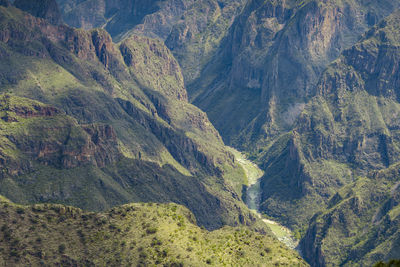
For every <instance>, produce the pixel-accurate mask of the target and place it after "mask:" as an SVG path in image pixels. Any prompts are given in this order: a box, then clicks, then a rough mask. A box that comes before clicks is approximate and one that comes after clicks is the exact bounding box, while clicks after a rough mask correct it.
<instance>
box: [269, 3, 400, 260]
mask: <svg viewBox="0 0 400 267" xmlns="http://www.w3.org/2000/svg"><path fill="white" fill-rule="evenodd" d="M399 15H400V13H399V11H396V12H394V13H393V14H392V15H390V16H389V17H388V18H387V19H385V20H383V21H382V22H380V23H378V24H377V25H376V26H374V27H372V28H371V29H370V30H369V31H367V32H366V33H365V34H364V35H363V36H362V38H361V40H360V41H359V42H358V43H357V44H356V45H354V46H353V47H351V48H349V49H347V50H345V51H344V52H343V53H342V55H341V56H340V57H339V58H338V59H337V60H335V61H334V62H333V63H332V64H331V65H330V66H329V67H328V68H327V70H326V71H325V72H324V74H323V75H322V77H321V79H320V81H319V83H318V86H317V87H316V88H317V90H316V91H317V92H316V93H317V96H315V97H314V98H313V99H312V100H311V101H310V102H309V103H308V104H307V105H306V106H305V109H304V111H303V112H302V114H301V115H300V117H299V119H298V121H297V122H296V127H295V129H294V130H293V132H292V134H291V136H290V138H288V139H287V140H285V141H283V142H282V144H284V145H283V146H282V147H283V149H282V150H281V151H282V152H281V153H279V154H278V155H279V156H278V157H280V159H279V161H277V162H279V164H283V163H282V161H286V162H291V163H295V164H294V166H292V168H295V169H296V171H297V172H295V171H293V172H291V173H292V174H294V175H293V176H288V175H287V176H282V177H283V178H278V176H276V174H282V173H279V172H278V170H279V167H280V166H282V165H279V164H278V163H276V162H273V161H272V160H271V161H269V162H271V163H270V165H268V168H270V171H269V172H268V171H267V172H266V174H267V175H271V174H272V176H269V177H267V176H266V177H265V178H264V180H263V183H264V188H265V190H264V195H263V197H264V203H263V207H264V209H265V210H266V211H267V212H269V211H271V212H272V213H273V214H275V215H276V216H279V215H278V214H277V207H281V208H282V206H283V207H285V209H286V210H287V212H290V211H294V212H295V213H297V212H296V211H298V210H301V213H303V214H307V213H308V216H309V218H310V217H311V216H312V213H310V212H307V211H310V210H313V211H320V213H317V214H316V215H315V216H314V217H313V219H312V220H311V223H310V225H309V227H308V230H307V233H306V235H305V237H304V239H303V241H302V247H303V249H304V251H305V257H306V258H307V260H309V262H310V263H311V264H312V265H314V266H336V265H343V264H351V262H358V263H360V264H362V265H371V264H372V263H373V262H375V261H378V260H382V259H385V260H387V259H390V258H394V257H399V255H398V254H397V253H396V252H395V251H397V250H396V249H397V248H398V237H397V236H398V234H397V230H398V229H397V227H396V226H395V225H396V223H397V217H396V216H397V213H396V210H397V208H396V207H397V195H396V190H397V189H396V188H397V184H398V180H399V178H398V162H399V156H400V154H399V152H400V151H399V149H398V140H399V137H398V130H397V129H398V125H399V121H398V117H399V116H398V114H399V104H398V101H399V98H398V92H397V88H398V85H397V80H398V73H399V69H398V64H397V62H398V58H399V49H398V44H399V39H398V32H399V29H400V25H399ZM291 170H292V169H291ZM378 170H381V171H378ZM364 176H367V177H368V178H360V177H364ZM286 177H287V178H286ZM289 178H290V179H289ZM274 179H276V180H274ZM285 179H289V180H290V181H291V183H289V184H288V185H285V184H284V182H285V181H287V180H285ZM294 185H297V186H294ZM278 187H281V188H282V189H281V192H291V197H290V198H291V201H286V200H285V199H282V195H279V194H277V193H276V192H273V188H275V189H276V188H278ZM271 188H272V189H271ZM265 192H268V193H265ZM337 192H338V193H337ZM286 199H287V197H286ZM282 203H283V204H284V205H282ZM304 206H306V207H307V208H304ZM392 209H393V211H392ZM299 213H300V212H299ZM288 217H289V220H288V222H289V223H295V224H296V223H297V224H301V220H302V216H299V217H298V218H297V219H295V220H294V221H293V217H290V216H288ZM303 219H304V221H306V218H303ZM384 251H385V252H384Z"/></svg>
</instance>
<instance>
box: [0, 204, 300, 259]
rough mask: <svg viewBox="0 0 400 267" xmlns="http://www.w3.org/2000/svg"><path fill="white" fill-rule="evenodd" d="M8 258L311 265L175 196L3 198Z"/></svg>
mask: <svg viewBox="0 0 400 267" xmlns="http://www.w3.org/2000/svg"><path fill="white" fill-rule="evenodd" d="M0 206H1V209H0V213H1V217H0V225H1V231H0V240H1V242H0V262H1V264H3V265H13V266H26V265H30V264H33V265H39V264H45V265H48V266H51V265H55V264H62V265H68V264H78V265H88V266H92V265H97V266H104V265H108V266H110V265H112V266H117V265H118V266H120V265H140V266H142V265H143V266H145V265H154V264H157V265H160V264H161V265H162V264H164V265H167V266H182V265H184V266H186V265H188V266H205V265H212V266H225V265H236V266H238V265H240V266H243V265H247V266H275V265H290V266H306V264H305V263H304V261H302V260H301V259H300V258H299V257H298V256H297V255H296V253H295V252H293V251H290V250H288V249H287V248H285V247H284V246H282V245H279V244H278V243H277V242H276V241H275V240H274V239H273V238H272V237H271V236H269V235H262V234H259V233H256V232H252V231H251V230H249V229H247V228H245V227H241V228H231V227H224V228H222V229H220V230H217V231H214V232H208V231H206V230H203V229H201V228H199V227H198V226H196V225H195V224H194V222H195V219H194V217H193V215H192V214H191V213H190V212H189V211H188V210H187V209H186V208H184V207H182V206H178V205H175V204H161V205H160V204H129V205H124V206H121V207H115V208H113V209H112V210H110V211H108V212H105V213H87V212H83V211H82V210H80V209H77V208H72V207H66V206H61V205H48V204H42V205H34V206H20V205H15V204H13V203H11V202H9V201H8V200H6V199H4V198H2V199H1V201H0Z"/></svg>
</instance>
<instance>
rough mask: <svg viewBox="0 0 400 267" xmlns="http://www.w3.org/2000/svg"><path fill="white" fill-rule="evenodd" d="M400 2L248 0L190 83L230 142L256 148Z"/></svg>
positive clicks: (289, 121)
mask: <svg viewBox="0 0 400 267" xmlns="http://www.w3.org/2000/svg"><path fill="white" fill-rule="evenodd" d="M398 6H399V2H398V1H385V2H384V3H383V2H379V3H377V2H375V1H368V2H366V1H353V0H348V1H257V0H253V1H249V2H248V3H247V5H246V7H245V9H244V11H243V12H242V13H241V14H240V16H238V17H237V18H236V20H235V22H234V24H233V25H232V27H231V29H230V31H229V34H228V36H227V38H226V39H225V41H224V42H223V43H222V44H221V48H220V49H219V50H218V52H217V53H216V55H215V56H214V57H213V60H211V61H210V62H209V64H208V65H206V67H205V68H204V69H203V70H202V73H201V75H200V78H199V79H198V80H196V81H194V82H193V83H190V84H189V85H188V91H189V96H190V98H191V99H192V102H193V103H194V104H195V105H197V106H199V107H200V108H201V109H203V110H204V111H206V112H207V114H208V115H209V117H210V119H211V121H212V122H213V124H214V125H215V127H216V128H217V129H218V130H219V132H220V133H221V135H222V137H223V138H224V140H225V141H226V142H227V143H228V144H233V145H235V146H236V147H239V148H242V149H246V150H247V151H249V152H253V151H257V150H259V149H262V148H264V147H265V146H267V145H268V144H269V143H270V142H271V140H274V139H275V138H276V137H277V136H279V135H280V134H281V133H282V132H285V131H287V130H290V129H291V128H292V127H293V123H294V121H295V119H296V118H297V117H298V116H299V114H300V113H301V111H302V110H303V108H304V104H305V103H306V102H307V100H308V99H309V98H310V97H312V96H313V95H314V94H315V91H314V90H315V88H314V87H315V85H316V83H317V82H318V79H319V76H320V75H321V73H322V71H323V70H324V69H325V67H326V66H327V65H328V64H329V63H330V62H331V61H332V60H334V59H335V58H337V57H338V56H339V55H340V53H341V51H342V50H343V49H345V48H348V47H350V46H351V45H353V44H354V43H355V42H356V41H357V40H358V38H359V36H360V35H361V34H363V33H364V32H365V31H366V30H367V29H368V27H370V26H372V25H373V24H375V23H376V22H377V21H379V20H380V19H381V18H383V17H385V16H387V15H389V14H390V13H391V12H392V10H393V8H395V7H398Z"/></svg>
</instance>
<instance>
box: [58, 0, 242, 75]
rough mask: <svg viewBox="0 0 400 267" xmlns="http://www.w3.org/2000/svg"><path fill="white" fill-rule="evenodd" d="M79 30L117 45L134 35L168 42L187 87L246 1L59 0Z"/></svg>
mask: <svg viewBox="0 0 400 267" xmlns="http://www.w3.org/2000/svg"><path fill="white" fill-rule="evenodd" d="M58 2H59V4H60V6H61V11H62V13H63V17H64V20H65V21H66V23H67V24H69V25H71V26H74V27H83V28H85V29H92V28H95V27H103V28H104V29H106V30H107V31H108V32H109V33H110V34H111V36H112V37H113V39H114V40H116V41H120V40H122V39H124V38H127V37H129V36H130V35H132V34H138V35H145V36H148V37H152V38H159V39H161V40H165V44H166V45H167V47H168V48H169V49H171V50H172V52H173V54H174V56H175V57H176V58H177V59H178V61H179V63H180V65H181V66H182V67H183V75H184V77H185V80H186V81H187V82H190V81H192V80H194V79H195V78H198V77H199V74H200V71H201V69H202V67H203V66H204V65H205V64H206V63H207V62H208V61H209V60H210V59H211V58H212V56H213V55H214V53H215V51H216V50H217V48H218V46H219V44H220V42H221V40H222V39H223V38H224V37H225V35H226V33H227V31H228V29H229V27H230V25H231V24H232V23H233V20H234V18H235V17H236V16H237V15H238V14H239V13H240V11H241V10H242V8H243V6H244V5H245V3H246V1H244V0H235V1H226V0H223V1H221V0H219V1H217V0H200V1H193V0H190V1H189V0H185V1H183V0H164V1H146V2H145V3H144V2H143V3H142V2H141V1H134V0H119V1H115V0H95V1H92V0H91V1H65V0H58Z"/></svg>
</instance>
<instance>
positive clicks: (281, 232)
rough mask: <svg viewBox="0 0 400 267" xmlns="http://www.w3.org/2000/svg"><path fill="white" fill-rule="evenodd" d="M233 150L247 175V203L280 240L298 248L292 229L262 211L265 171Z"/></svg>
mask: <svg viewBox="0 0 400 267" xmlns="http://www.w3.org/2000/svg"><path fill="white" fill-rule="evenodd" d="M231 152H232V153H233V154H234V155H235V158H236V160H237V162H239V164H240V165H241V166H242V167H243V169H244V171H245V173H246V176H247V186H248V187H247V190H246V198H245V199H246V205H247V206H248V207H249V209H250V210H251V211H253V212H254V213H255V214H256V215H257V216H258V217H259V218H261V219H262V221H263V222H264V223H265V224H266V225H267V226H268V227H269V228H270V229H271V231H272V233H273V234H274V235H275V236H276V238H277V239H278V240H279V241H281V242H282V243H284V244H285V245H286V246H288V247H289V248H291V249H296V250H297V247H298V244H299V241H298V240H297V239H295V238H294V236H293V233H292V231H290V229H288V228H287V227H284V226H283V225H281V224H279V223H278V222H275V221H273V220H269V219H266V218H265V217H264V216H263V215H262V214H261V213H260V200H261V186H260V178H261V177H262V176H263V175H264V172H263V171H262V170H261V169H260V168H259V167H258V166H257V165H256V164H254V163H253V162H251V161H250V160H248V159H246V157H245V155H243V154H242V153H241V152H239V151H237V150H235V149H234V148H231ZM299 253H300V251H299Z"/></svg>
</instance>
